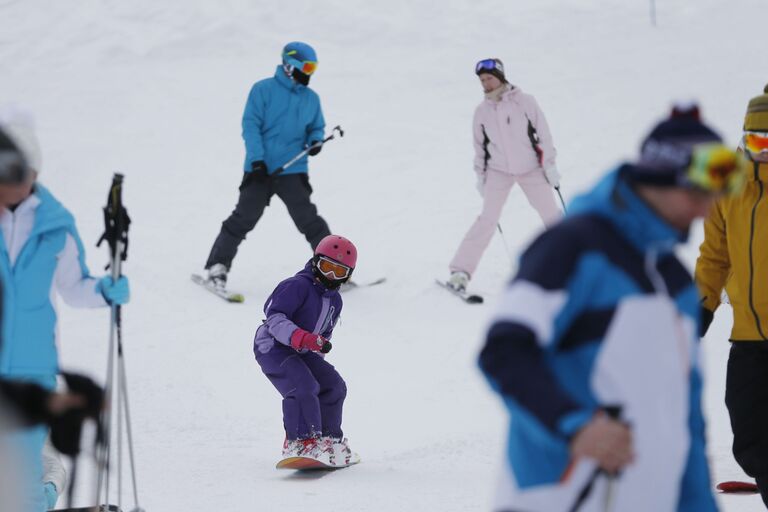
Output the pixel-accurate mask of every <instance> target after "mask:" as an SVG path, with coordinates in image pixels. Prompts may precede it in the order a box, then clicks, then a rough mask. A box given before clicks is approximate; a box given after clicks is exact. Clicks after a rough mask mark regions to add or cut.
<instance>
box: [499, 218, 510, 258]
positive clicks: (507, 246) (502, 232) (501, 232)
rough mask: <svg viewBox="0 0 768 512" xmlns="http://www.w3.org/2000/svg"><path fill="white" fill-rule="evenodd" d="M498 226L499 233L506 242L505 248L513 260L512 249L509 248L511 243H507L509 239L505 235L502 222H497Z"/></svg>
mask: <svg viewBox="0 0 768 512" xmlns="http://www.w3.org/2000/svg"><path fill="white" fill-rule="evenodd" d="M496 227H497V228H498V230H499V234H500V235H501V241H502V242H504V249H506V250H507V256H508V257H509V261H510V262H511V261H512V260H513V258H512V251H510V250H509V245H508V244H507V239H506V237H505V236H504V231H502V230H501V222H497V223H496Z"/></svg>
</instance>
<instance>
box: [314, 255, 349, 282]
mask: <svg viewBox="0 0 768 512" xmlns="http://www.w3.org/2000/svg"><path fill="white" fill-rule="evenodd" d="M317 269H318V270H319V271H320V272H321V273H322V274H323V275H324V276H325V277H327V278H328V279H334V280H339V279H346V278H347V277H349V274H350V272H352V269H351V268H349V267H348V266H346V265H342V264H341V263H339V262H338V261H333V260H332V259H330V258H326V257H325V256H320V257H318V258H317Z"/></svg>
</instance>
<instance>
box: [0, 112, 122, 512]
mask: <svg viewBox="0 0 768 512" xmlns="http://www.w3.org/2000/svg"><path fill="white" fill-rule="evenodd" d="M0 128H2V129H3V130H4V131H5V132H6V133H7V134H8V135H9V137H10V138H11V140H12V141H13V142H14V143H15V144H16V146H17V147H18V148H19V149H21V151H22V153H23V154H24V156H25V158H26V161H27V163H28V165H29V167H30V168H31V171H32V172H31V173H30V174H29V178H28V180H27V182H26V183H25V184H24V186H21V187H18V188H17V189H16V190H15V197H12V198H10V199H9V200H8V203H7V204H9V205H10V206H8V207H2V208H0V235H1V236H0V280H1V281H2V284H3V296H2V299H3V302H2V303H3V312H2V313H3V323H2V332H1V333H0V334H1V336H2V337H1V338H0V378H2V379H8V380H10V381H23V382H32V383H36V384H38V385H40V386H42V387H44V388H46V389H49V390H52V389H54V388H55V387H56V375H57V373H58V370H59V368H58V351H57V348H56V347H57V343H56V342H57V340H56V333H57V312H56V305H55V302H54V298H55V294H54V293H53V291H54V290H55V291H56V292H58V295H60V296H61V297H62V298H63V299H64V301H65V302H66V303H67V304H69V305H71V306H74V307H107V306H109V305H111V304H124V303H126V302H127V301H128V299H129V287H128V280H127V278H125V277H121V278H120V279H119V280H118V281H116V282H113V280H112V277H110V276H105V277H102V278H101V279H97V278H94V277H92V276H91V275H90V273H89V271H88V268H87V267H86V265H85V250H84V248H83V244H82V242H81V240H80V236H79V235H78V232H77V228H76V227H75V219H74V217H73V216H72V214H71V213H70V212H69V211H68V210H67V209H66V208H65V207H64V206H63V205H62V204H61V203H60V202H59V201H58V200H57V199H56V198H55V197H54V196H53V194H51V192H50V191H49V190H48V189H47V188H46V187H44V186H43V185H41V184H40V183H39V182H38V181H37V177H38V174H39V172H40V169H41V162H42V160H41V152H40V146H39V143H38V140H37V137H36V135H35V130H34V121H33V119H32V116H31V115H30V114H29V113H28V112H26V111H24V110H22V109H19V108H15V107H6V108H3V109H1V110H0ZM46 435H47V430H46V428H45V427H35V428H28V429H24V430H21V431H19V432H18V433H12V434H10V437H11V442H12V443H13V444H15V445H16V446H17V447H18V448H20V449H21V450H22V451H23V454H24V461H23V462H24V463H25V464H24V466H25V467H24V470H23V479H24V489H23V493H24V496H23V498H24V508H23V510H24V512H41V511H43V510H47V508H48V507H47V504H46V498H45V495H44V493H43V482H42V453H43V445H44V442H45V438H46Z"/></svg>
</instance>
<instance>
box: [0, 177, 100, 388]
mask: <svg viewBox="0 0 768 512" xmlns="http://www.w3.org/2000/svg"><path fill="white" fill-rule="evenodd" d="M0 225H2V234H3V236H0V279H2V283H3V287H2V288H3V326H2V329H3V331H2V339H0V376H3V377H6V378H20V379H28V380H33V381H35V382H38V383H39V384H41V385H44V386H48V387H52V386H53V385H54V384H55V375H56V373H57V372H58V351H57V349H56V309H55V305H54V289H56V290H58V292H59V293H60V294H61V296H62V297H63V298H64V300H65V301H66V302H67V303H68V304H71V305H73V306H78V307H100V306H106V305H107V303H106V301H105V300H104V298H103V297H102V295H101V293H100V292H99V291H97V289H96V284H97V280H96V279H94V278H92V277H91V276H90V274H89V273H88V268H87V267H86V265H85V259H84V257H85V251H84V249H83V244H82V242H81V241H80V236H79V235H78V233H77V229H76V228H75V220H74V218H73V217H72V214H71V213H69V211H67V210H66V208H64V206H63V205H62V204H61V203H60V202H59V201H57V200H56V198H54V197H53V195H51V193H50V192H49V191H48V190H47V189H46V188H45V187H43V186H42V185H40V184H39V183H38V184H36V185H35V191H34V193H33V194H32V195H30V196H29V197H28V198H27V199H25V200H24V201H23V202H22V203H21V204H20V205H19V206H18V207H17V208H16V209H15V211H14V212H10V211H6V212H4V213H3V214H2V217H0Z"/></svg>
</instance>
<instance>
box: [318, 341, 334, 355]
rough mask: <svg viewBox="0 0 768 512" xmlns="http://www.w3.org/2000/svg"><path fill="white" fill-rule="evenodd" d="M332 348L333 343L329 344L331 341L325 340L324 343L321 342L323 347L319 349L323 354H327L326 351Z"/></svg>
mask: <svg viewBox="0 0 768 512" xmlns="http://www.w3.org/2000/svg"><path fill="white" fill-rule="evenodd" d="M332 348H333V345H331V342H330V341H326V342H325V343H323V347H322V348H321V349H320V352H321V353H323V354H327V353H328V352H330V351H331V349H332Z"/></svg>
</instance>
